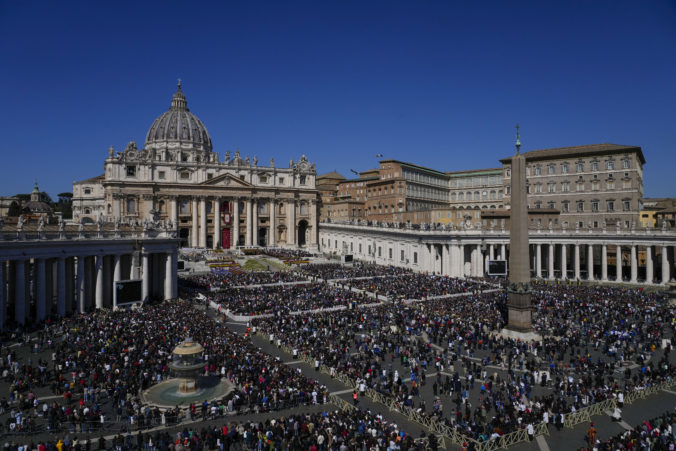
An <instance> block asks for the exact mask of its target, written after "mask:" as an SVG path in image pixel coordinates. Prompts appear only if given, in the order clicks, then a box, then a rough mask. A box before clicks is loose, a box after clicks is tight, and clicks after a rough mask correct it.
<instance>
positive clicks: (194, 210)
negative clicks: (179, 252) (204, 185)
mask: <svg viewBox="0 0 676 451" xmlns="http://www.w3.org/2000/svg"><path fill="white" fill-rule="evenodd" d="M198 227H199V224H198V222H197V198H196V197H193V199H192V233H191V234H190V241H191V246H192V247H199V241H198V236H199V230H198Z"/></svg>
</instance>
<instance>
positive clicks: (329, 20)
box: [0, 0, 676, 197]
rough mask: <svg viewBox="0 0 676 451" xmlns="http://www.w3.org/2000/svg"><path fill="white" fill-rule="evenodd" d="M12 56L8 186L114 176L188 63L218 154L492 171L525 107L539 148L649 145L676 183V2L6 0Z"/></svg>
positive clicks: (188, 82) (655, 185) (6, 45)
mask: <svg viewBox="0 0 676 451" xmlns="http://www.w3.org/2000/svg"><path fill="white" fill-rule="evenodd" d="M0 56H1V58H2V60H1V61H2V62H1V63H0V83H1V85H2V91H3V94H2V102H3V108H2V109H0V124H2V125H0V135H1V137H0V154H1V155H2V160H1V161H2V165H0V195H12V194H15V193H19V192H29V191H30V190H31V188H32V184H33V180H34V179H37V180H38V181H39V183H40V187H41V189H43V190H45V191H47V192H49V193H50V194H51V195H52V196H53V197H55V196H56V194H58V193H60V192H63V191H71V189H72V182H73V180H81V179H85V178H88V177H92V176H95V175H98V174H100V173H102V172H103V162H104V159H105V157H106V155H107V149H108V147H109V146H111V145H112V146H114V147H115V148H116V149H122V148H123V147H124V146H125V145H126V143H127V142H129V141H131V140H135V141H136V142H137V143H139V145H142V144H143V142H144V140H145V134H146V132H147V130H148V128H149V127H150V125H151V124H152V122H153V120H154V119H155V117H157V116H158V115H159V114H161V113H162V112H163V111H165V110H167V109H168V107H169V103H170V100H171V96H172V94H173V92H174V91H175V85H176V79H177V78H178V77H181V78H182V79H183V86H184V92H185V94H186V96H187V99H188V106H189V107H190V109H191V111H192V112H193V113H195V114H196V115H197V116H198V117H199V118H200V119H202V121H203V122H204V123H205V125H206V127H207V129H208V130H209V133H210V135H211V138H212V141H213V143H214V150H215V151H217V152H219V153H220V154H221V156H222V155H223V154H224V153H225V151H226V150H234V149H235V148H239V149H240V151H241V152H242V153H243V154H245V155H246V154H249V155H251V156H253V155H256V156H258V158H259V160H260V161H261V162H268V161H269V159H270V157H274V158H275V160H276V161H277V162H278V164H286V162H288V160H289V159H291V158H293V159H294V160H296V159H298V158H299V157H300V155H302V154H305V155H307V156H308V158H309V159H310V160H311V161H314V162H316V164H317V169H318V172H319V173H324V172H329V171H332V170H334V169H335V170H338V171H339V172H341V173H342V174H343V175H345V176H349V175H350V169H351V168H352V169H356V170H365V169H368V168H371V167H374V166H375V165H376V162H377V159H376V157H375V155H376V154H383V155H384V156H385V157H386V158H395V159H400V160H405V161H410V162H413V163H416V164H421V165H425V166H429V167H432V168H435V169H438V170H442V171H454V170H464V169H476V168H487V167H497V166H499V162H498V159H499V158H502V157H505V156H508V155H511V154H512V153H513V151H514V147H513V142H514V124H515V123H516V122H519V123H520V124H521V126H522V128H521V132H522V142H523V149H524V150H532V149H539V148H547V147H560V146H572V145H582V144H593V143H600V142H612V143H616V144H628V145H639V146H641V147H642V148H643V152H644V154H645V157H646V159H647V164H646V166H645V167H644V169H645V172H644V181H645V193H646V196H652V197H658V196H659V197H662V196H676V183H675V182H674V178H673V172H674V169H675V168H676V2H673V1H666V0H665V1H659V0H656V1H648V2H641V1H630V2H628V1H619V0H613V1H593V2H589V1H561V2H541V1H538V2H520V1H512V2H504V1H496V2H483V1H477V2H467V1H465V2H451V1H426V0H416V1H407V2H400V1H394V0H384V1H365V0H361V1H308V2H296V1H262V0H261V1H256V0H252V1H241V2H213V3H212V2H207V1H200V2H187V1H162V2H160V1H156V2H131V1H122V2H120V1H117V2H107V1H95V2H92V1H83V2H69V1H63V2H44V3H40V2H34V1H30V2H20V1H2V0H0ZM282 162H283V163H282Z"/></svg>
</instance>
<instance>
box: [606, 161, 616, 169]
mask: <svg viewBox="0 0 676 451" xmlns="http://www.w3.org/2000/svg"><path fill="white" fill-rule="evenodd" d="M606 169H607V170H609V171H612V170H613V169H615V162H614V161H613V160H610V161H606Z"/></svg>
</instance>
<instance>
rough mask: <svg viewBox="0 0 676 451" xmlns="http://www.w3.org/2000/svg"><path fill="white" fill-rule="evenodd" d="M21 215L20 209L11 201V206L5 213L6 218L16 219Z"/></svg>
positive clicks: (15, 202)
mask: <svg viewBox="0 0 676 451" xmlns="http://www.w3.org/2000/svg"><path fill="white" fill-rule="evenodd" d="M20 214H21V207H20V206H19V204H18V203H17V201H15V200H14V201H12V203H11V204H9V210H8V211H7V216H11V217H13V218H16V217H18V216H19V215H20Z"/></svg>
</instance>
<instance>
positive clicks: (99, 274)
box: [96, 255, 103, 310]
mask: <svg viewBox="0 0 676 451" xmlns="http://www.w3.org/2000/svg"><path fill="white" fill-rule="evenodd" d="M101 308H103V255H97V256H96V309H97V310H98V309H101Z"/></svg>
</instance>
